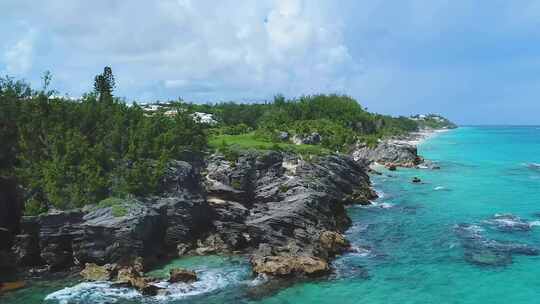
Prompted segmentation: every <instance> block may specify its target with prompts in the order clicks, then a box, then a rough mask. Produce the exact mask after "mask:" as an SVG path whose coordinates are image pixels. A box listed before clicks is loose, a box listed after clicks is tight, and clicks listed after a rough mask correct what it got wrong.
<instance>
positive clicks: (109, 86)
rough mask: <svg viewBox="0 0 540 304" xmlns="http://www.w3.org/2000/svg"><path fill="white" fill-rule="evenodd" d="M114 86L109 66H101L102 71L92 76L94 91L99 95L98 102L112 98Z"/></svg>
mask: <svg viewBox="0 0 540 304" xmlns="http://www.w3.org/2000/svg"><path fill="white" fill-rule="evenodd" d="M115 86H116V83H115V80H114V75H113V73H112V69H111V67H109V66H106V67H105V68H103V73H102V74H99V75H96V77H95V78H94V91H95V92H96V93H97V94H98V95H99V101H100V102H102V101H106V100H111V99H112V96H113V95H112V93H113V91H114V89H115Z"/></svg>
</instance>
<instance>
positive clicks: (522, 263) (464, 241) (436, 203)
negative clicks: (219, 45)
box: [0, 126, 540, 304]
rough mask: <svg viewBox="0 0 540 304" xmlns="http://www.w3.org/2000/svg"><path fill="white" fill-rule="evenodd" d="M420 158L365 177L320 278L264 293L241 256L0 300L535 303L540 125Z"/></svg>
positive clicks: (459, 140) (445, 146)
mask: <svg viewBox="0 0 540 304" xmlns="http://www.w3.org/2000/svg"><path fill="white" fill-rule="evenodd" d="M419 152H420V154H421V155H423V156H424V157H425V158H426V159H429V160H430V161H433V162H434V163H436V165H437V166H440V168H441V169H440V170H432V169H398V171H395V172H389V171H386V170H381V172H382V173H383V174H382V175H374V176H373V177H372V179H373V183H374V186H375V188H376V189H377V191H378V192H379V193H380V196H381V197H380V198H379V199H377V201H376V202H375V204H374V205H373V206H370V207H359V206H352V207H349V209H348V212H349V215H350V217H351V218H352V220H353V225H352V227H351V228H350V229H349V230H348V231H347V237H348V238H349V239H350V240H351V243H352V245H353V247H354V248H355V250H354V252H351V253H348V254H345V255H343V256H340V257H338V258H337V259H336V260H335V261H334V263H333V267H334V272H333V274H332V275H330V276H329V277H327V278H322V279H318V280H314V281H306V282H296V283H293V282H290V283H288V282H284V283H282V284H281V285H279V286H271V287H269V286H267V285H266V284H263V283H262V280H261V279H256V278H253V277H252V276H251V271H250V269H249V267H248V265H247V262H246V260H245V258H243V257H193V258H187V259H181V260H177V261H174V262H173V263H171V264H170V265H167V266H166V267H164V268H163V269H158V270H156V271H154V273H153V274H154V275H157V276H160V275H162V276H164V275H165V274H166V273H167V270H168V268H170V267H173V266H183V267H189V268H193V269H196V270H197V271H199V272H200V273H201V281H200V282H198V283H197V284H196V285H195V286H187V285H185V286H182V285H178V286H168V288H167V291H168V294H167V295H163V296H160V297H154V298H143V297H141V296H139V295H138V294H137V293H135V292H133V291H130V290H117V289H111V288H108V286H107V284H105V283H83V284H77V283H76V282H70V281H69V280H67V281H54V282H51V281H49V282H34V283H32V284H31V286H30V287H29V288H27V289H24V290H21V291H17V292H14V293H11V294H8V295H6V296H4V297H0V303H17V304H19V303H21V304H22V303H25V304H33V303H42V302H44V303H120V304H125V303H275V304H285V303H340V304H346V303H399V304H405V303H501V304H502V303H505V304H506V303H512V304H520V303H540V255H538V254H539V252H538V249H540V127H507V126H505V127H461V128H459V129H455V130H451V131H447V132H443V133H438V134H436V135H435V136H433V137H432V138H430V139H428V140H426V141H424V142H423V143H421V144H420V145H419ZM415 176H417V177H419V178H420V179H421V180H422V183H412V182H411V179H412V177H415Z"/></svg>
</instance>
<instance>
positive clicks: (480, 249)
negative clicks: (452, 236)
mask: <svg viewBox="0 0 540 304" xmlns="http://www.w3.org/2000/svg"><path fill="white" fill-rule="evenodd" d="M454 231H455V232H456V234H457V236H458V237H459V238H460V239H461V244H462V246H463V249H464V258H465V261H467V262H469V263H472V264H477V265H484V266H505V265H508V264H510V263H512V255H514V254H519V255H529V256H536V255H539V254H540V251H539V250H538V249H537V248H535V247H532V246H530V245H527V244H520V243H514V242H502V241H496V240H491V239H487V238H486V237H484V235H483V234H482V232H483V229H482V228H481V227H479V226H476V225H469V224H459V225H457V226H456V227H455V228H454Z"/></svg>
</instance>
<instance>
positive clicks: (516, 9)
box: [0, 0, 540, 125]
mask: <svg viewBox="0 0 540 304" xmlns="http://www.w3.org/2000/svg"><path fill="white" fill-rule="evenodd" d="M0 36H1V37H2V39H1V41H0V74H1V75H10V76H13V77H16V78H23V79H26V80H27V81H29V82H31V83H32V84H34V85H35V86H39V85H40V83H41V81H40V77H41V76H42V75H43V72H44V71H51V72H52V74H53V82H52V86H53V87H54V88H55V89H57V90H58V91H59V92H60V93H61V94H62V95H65V94H67V95H69V96H72V97H77V96H80V95H81V94H83V93H85V92H88V91H90V90H91V89H92V85H93V83H92V82H93V78H94V76H95V75H96V74H98V73H100V72H102V70H103V67H104V66H111V67H112V69H113V72H114V74H115V77H116V83H117V89H116V92H115V94H116V95H117V96H121V97H125V98H126V100H127V101H130V102H131V101H134V100H135V101H138V102H152V101H155V100H168V99H177V98H179V97H180V98H183V99H184V100H187V101H194V102H218V101H228V100H236V101H241V102H261V101H264V100H271V99H272V97H273V96H274V95H276V94H284V95H285V96H287V97H296V96H301V95H306V94H317V93H338V94H347V95H350V96H352V97H354V98H356V99H357V100H358V101H359V102H360V104H361V105H362V106H364V107H367V108H368V109H369V110H370V111H375V112H379V113H383V114H391V115H411V114H417V113H440V114H442V115H444V116H447V117H448V118H450V119H451V120H453V121H455V122H458V123H460V124H537V125H538V124H540V115H539V113H540V1H537V0H534V1H533V0H520V1H502V0H483V1H482V0H478V1H470V0H451V1H450V0H423V1H421V0H400V1H390V0H387V1H383V0H371V1H368V0H340V1H336V0H303V1H302V0H221V1H207V0H160V1H145V0H124V1H119V0H93V1H82V0H81V1H79V0H69V1H68V0H64V1H60V0H47V1H34V0H1V1H0Z"/></svg>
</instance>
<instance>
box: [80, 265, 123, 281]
mask: <svg viewBox="0 0 540 304" xmlns="http://www.w3.org/2000/svg"><path fill="white" fill-rule="evenodd" d="M117 272H118V266H117V265H116V264H105V265H103V266H98V265H97V264H94V263H86V265H85V267H84V269H83V270H82V271H81V272H80V274H81V276H82V277H83V279H85V280H86V281H110V280H112V279H113V278H114V277H115V276H116V274H117Z"/></svg>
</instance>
